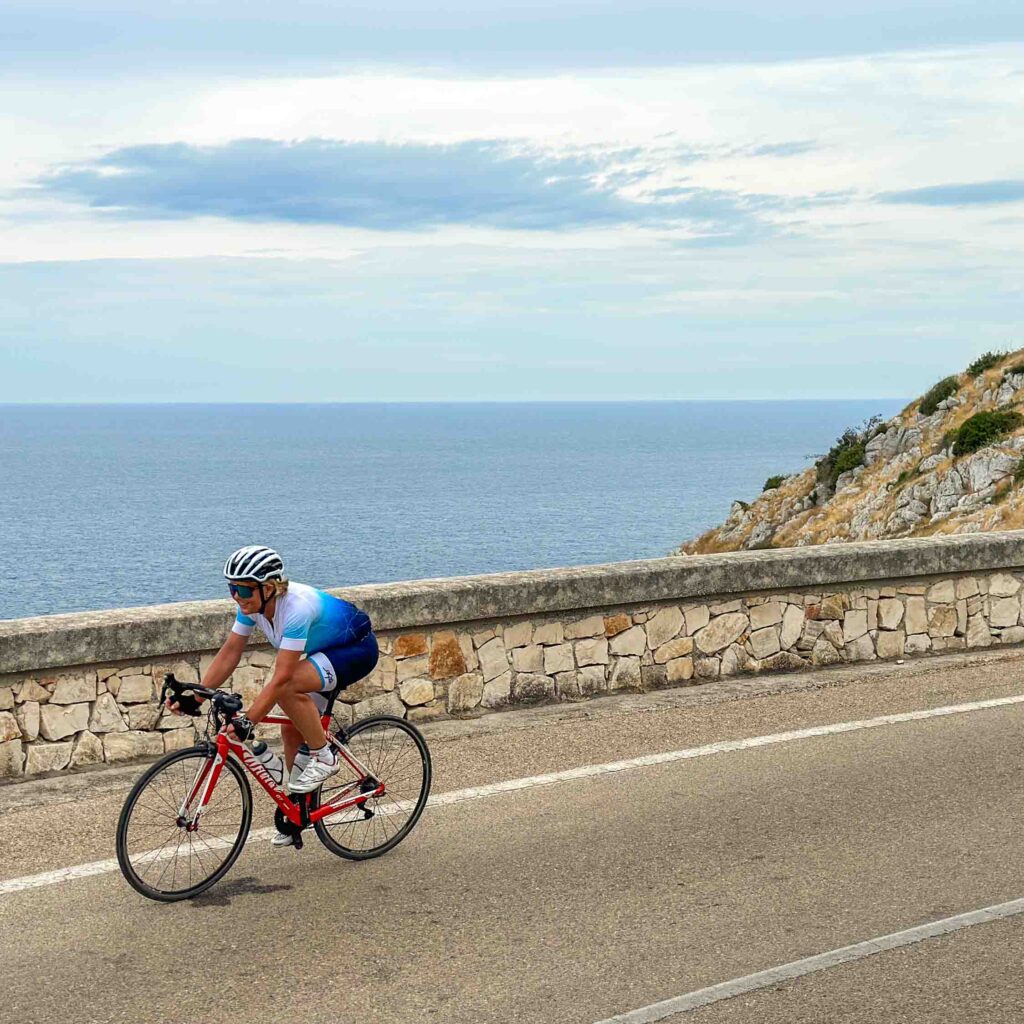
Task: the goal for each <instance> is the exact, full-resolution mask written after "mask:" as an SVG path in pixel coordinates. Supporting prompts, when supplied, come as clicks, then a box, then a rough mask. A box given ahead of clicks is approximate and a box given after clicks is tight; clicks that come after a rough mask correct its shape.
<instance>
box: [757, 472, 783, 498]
mask: <svg viewBox="0 0 1024 1024" xmlns="http://www.w3.org/2000/svg"><path fill="white" fill-rule="evenodd" d="M785 479H786V478H785V477H784V476H770V477H768V479H767V480H765V482H764V487H762V488H761V493H762V494H763V493H764V492H765V491H773V490H775V488H776V487H778V486H779V485H780V484H781V483H782V481H783V480H785Z"/></svg>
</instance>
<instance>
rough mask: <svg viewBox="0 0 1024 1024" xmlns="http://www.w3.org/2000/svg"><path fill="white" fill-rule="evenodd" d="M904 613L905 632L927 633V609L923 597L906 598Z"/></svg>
mask: <svg viewBox="0 0 1024 1024" xmlns="http://www.w3.org/2000/svg"><path fill="white" fill-rule="evenodd" d="M905 607H906V611H905V613H904V620H903V621H904V626H905V631H906V632H907V633H908V634H909V633H927V632H928V609H927V605H926V604H925V600H924V598H923V597H908V598H907V602H906V606H905Z"/></svg>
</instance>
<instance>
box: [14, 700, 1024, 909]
mask: <svg viewBox="0 0 1024 1024" xmlns="http://www.w3.org/2000/svg"><path fill="white" fill-rule="evenodd" d="M1014 704H1024V693H1022V694H1015V695H1013V696H1010V697H993V698H991V699H990V700H980V701H972V702H971V703H969V704H949V705H946V706H944V707H939V708H923V709H921V710H920V711H902V712H899V713H897V714H893V715H879V716H878V717H877V718H862V719H857V720H855V721H851V722H835V723H833V724H832V725H814V726H809V727H808V728H805V729H792V730H789V731H788V732H776V733H769V734H767V735H765V736H749V737H747V738H746V739H742V740H722V741H720V742H718V743H707V744H705V745H703V746H700V747H688V748H685V749H683V750H669V751H665V752H664V753H661V754H643V755H641V756H640V757H631V758H628V759H626V760H623V761H610V762H608V763H607V764H589V765H583V766H582V767H579V768H568V769H566V770H565V771H560V772H549V773H547V774H545V775H531V776H528V777H526V778H521V779H507V780H506V781H504V782H492V783H489V784H487V785H485V786H471V787H469V788H467V789H456V790H452V791H451V792H449V793H438V794H436V795H435V796H432V797H430V798H429V799H428V801H427V807H429V808H435V807H448V806H451V805H452V804H460V803H465V802H467V801H469V800H485V799H487V798H488V797H492V796H500V795H502V794H504V793H518V792H521V791H523V790H527V789H536V788H538V787H541V786H553V785H558V784H560V783H563V782H575V781H578V780H580V779H589V778H593V777H594V776H598V775H610V774H614V773H615V772H623V771H635V770H636V769H638V768H653V767H657V766H658V765H663V764H672V763H673V762H675V761H689V760H692V759H694V758H698V757H711V756H713V755H715V754H727V753H732V752H735V751H739V750H751V749H754V748H756V747H767V746H774V745H777V744H779V743H792V742H794V741H795V740H805V739H814V738H816V737H819V736H837V735H841V734H843V733H848V732H860V731H863V730H865V729H879V728H882V727H883V726H889V725H899V724H901V723H903V722H919V721H923V720H925V719H929V718H946V717H949V716H950V715H965V714H969V713H971V712H974V711H987V710H989V709H991V708H1001V707H1008V706H1011V705H1014ZM275 832H276V829H273V828H266V829H257V830H256V831H255V832H250V833H249V837H248V839H269V838H270V837H271V836H273V835H274V834H275ZM248 839H247V842H248ZM117 870H118V863H117V860H116V859H114V858H110V859H109V860H98V861H92V862H89V863H86V864H76V865H73V866H71V867H66V868H56V869H54V870H53V871H44V872H42V873H40V874H38V875H25V876H23V877H21V878H8V879H5V880H0V896H6V895H9V894H10V893H15V892H24V891H25V890H26V889H39V888H42V887H44V886H48V885H60V884H61V883H63V882H71V881H75V880H77V879H80V878H91V877H93V876H94V875H104V874H108V873H109V872H111V871H117Z"/></svg>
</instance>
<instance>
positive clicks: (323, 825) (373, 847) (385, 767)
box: [313, 715, 431, 860]
mask: <svg viewBox="0 0 1024 1024" xmlns="http://www.w3.org/2000/svg"><path fill="white" fill-rule="evenodd" d="M346 746H347V747H348V749H349V750H350V751H351V752H352V754H353V756H354V757H355V758H356V759H357V760H358V761H359V762H360V763H361V764H363V765H364V766H365V767H366V768H367V769H369V771H370V773H371V775H372V776H373V777H374V779H376V780H377V781H378V782H381V783H383V784H384V793H383V794H382V795H381V796H379V797H371V798H369V799H367V800H366V801H365V804H364V805H363V806H362V807H360V806H352V807H348V808H346V809H345V810H342V811H338V812H337V813H336V814H331V815H327V816H326V817H324V818H321V819H320V820H319V821H316V822H314V823H313V828H314V829H315V830H316V834H317V837H318V838H319V839H320V842H322V843H323V844H324V846H326V847H327V849H328V850H330V851H331V853H335V854H337V855H338V856H339V857H346V858H348V859H349V860H368V859H369V858H370V857H379V856H380V855H381V854H382V853H387V852H388V850H392V849H394V848H395V847H396V846H397V845H398V844H399V843H400V842H401V841H402V840H403V839H404V838H405V837H406V836H407V835H408V834H409V833H410V832H411V831H412V829H413V826H414V825H415V824H416V822H417V821H419V818H420V815H421V814H422V813H423V808H424V807H425V806H426V803H427V797H428V796H429V795H430V780H431V768H430V751H429V750H428V749H427V743H426V740H424V739H423V737H422V735H420V731H419V729H417V728H416V726H414V725H412V724H411V723H409V722H407V721H405V719H403V718H392V717H390V716H388V715H381V716H379V717H377V718H367V719H365V720H364V721H362V722H359V723H357V724H356V725H355V726H353V727H352V728H351V729H349V730H348V731H347V738H346ZM342 760H343V761H344V759H342ZM357 784H358V779H357V776H356V774H355V772H353V771H352V769H351V768H350V767H349V766H348V765H347V764H346V765H345V767H344V768H342V770H341V771H340V772H339V773H338V774H337V775H335V776H334V777H333V778H331V779H329V780H328V781H327V782H325V783H324V785H323V786H321V787H320V789H319V791H318V793H317V799H316V801H315V804H316V806H318V807H319V806H323V805H324V804H328V803H330V802H331V800H332V799H334V798H336V797H339V796H341V795H342V794H343V793H344V791H345V790H346V789H347V790H354V787H355V786H356V785H357Z"/></svg>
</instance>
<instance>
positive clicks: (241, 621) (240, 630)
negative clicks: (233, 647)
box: [231, 608, 256, 636]
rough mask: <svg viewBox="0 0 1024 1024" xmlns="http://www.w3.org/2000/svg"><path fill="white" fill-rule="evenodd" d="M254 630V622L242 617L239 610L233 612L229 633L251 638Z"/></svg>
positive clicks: (244, 616)
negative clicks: (233, 617) (232, 621)
mask: <svg viewBox="0 0 1024 1024" xmlns="http://www.w3.org/2000/svg"><path fill="white" fill-rule="evenodd" d="M255 628H256V620H255V619H250V618H249V616H248V615H243V614H242V610H241V608H239V609H238V610H237V611H236V612H235V622H234V625H232V627H231V632H232V633H237V634H238V635H239V636H251V635H252V631H253V630H254V629H255Z"/></svg>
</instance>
